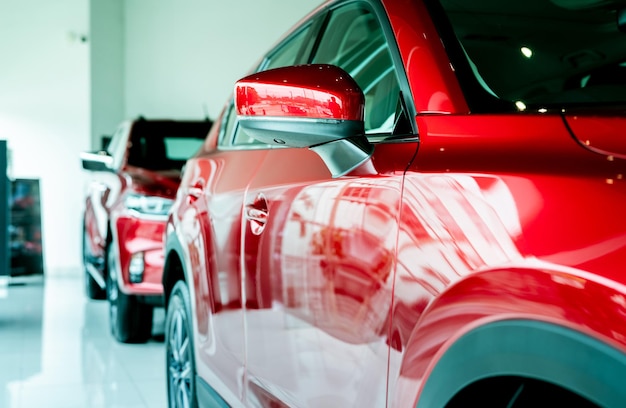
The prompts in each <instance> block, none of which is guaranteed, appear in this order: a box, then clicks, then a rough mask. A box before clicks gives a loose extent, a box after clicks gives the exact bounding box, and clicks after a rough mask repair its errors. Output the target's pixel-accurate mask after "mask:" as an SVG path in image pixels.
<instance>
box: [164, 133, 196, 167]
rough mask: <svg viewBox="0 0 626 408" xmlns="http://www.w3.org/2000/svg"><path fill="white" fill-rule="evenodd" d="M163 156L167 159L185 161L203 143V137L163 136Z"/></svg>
mask: <svg viewBox="0 0 626 408" xmlns="http://www.w3.org/2000/svg"><path fill="white" fill-rule="evenodd" d="M163 141H164V142H165V157H166V158H167V159H168V160H174V161H185V160H187V159H188V158H190V157H191V156H192V155H193V154H195V153H196V152H197V151H198V149H199V148H200V146H202V144H203V143H204V139H199V138H197V137H171V136H165V137H164V138H163Z"/></svg>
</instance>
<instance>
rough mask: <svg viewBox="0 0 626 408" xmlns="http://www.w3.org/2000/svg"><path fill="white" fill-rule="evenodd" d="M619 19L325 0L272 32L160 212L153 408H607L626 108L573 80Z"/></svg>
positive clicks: (516, 6)
mask: <svg viewBox="0 0 626 408" xmlns="http://www.w3.org/2000/svg"><path fill="white" fill-rule="evenodd" d="M624 7H625V5H624V4H622V3H621V2H619V1H607V2H604V1H602V2H600V1H595V0H588V1H587V0H585V1H569V0H553V1H550V2H545V1H540V0H536V1H535V0H533V1H524V2H497V1H489V0H485V1H475V2H461V1H455V0H441V1H435V0H413V1H410V2H407V1H396V0H367V1H365V0H364V1H356V2H354V1H342V0H337V1H329V2H327V3H324V4H323V5H322V6H320V7H319V8H318V9H317V10H315V11H313V12H312V13H311V14H310V15H309V16H308V17H306V18H305V19H304V20H303V21H302V22H301V23H300V24H298V25H297V26H296V27H295V28H294V29H293V30H291V31H290V32H289V33H287V35H286V36H285V37H284V38H283V39H282V40H281V41H279V43H278V44H277V45H276V46H275V47H274V48H273V49H271V50H270V51H269V52H268V53H267V54H266V55H265V56H264V58H263V59H262V62H261V63H260V65H259V66H258V67H256V70H255V72H254V73H253V74H251V75H249V76H247V77H245V78H242V79H241V80H239V81H238V82H237V83H236V84H235V90H234V93H233V99H232V100H231V101H229V102H228V103H227V105H226V108H225V109H224V112H223V113H222V114H221V116H220V117H219V119H218V121H217V122H216V125H215V126H214V127H213V129H212V130H211V132H210V133H209V135H208V136H207V140H206V143H205V144H204V145H203V148H202V149H201V150H200V151H199V152H198V153H197V154H196V155H195V156H194V157H192V158H191V159H190V160H189V161H188V162H187V165H186V168H185V171H184V173H183V176H182V181H181V186H180V189H179V190H178V194H177V198H176V200H175V202H174V204H173V206H172V210H171V212H170V218H169V221H168V226H167V231H166V236H165V240H166V244H165V245H166V262H165V268H164V274H163V286H164V290H165V294H166V303H167V319H166V328H165V332H166V349H167V370H168V393H169V394H168V395H169V404H170V406H172V407H178V406H187V405H186V404H187V403H189V404H191V406H193V405H194V404H196V402H197V403H198V404H199V405H201V406H213V405H211V404H217V405H223V406H267V407H271V406H279V407H282V406H313V407H339V406H341V407H345V406H376V407H379V406H390V407H405V406H406V407H409V406H410V407H415V406H418V407H440V406H449V407H456V406H474V405H481V406H482V405H489V406H491V405H493V406H512V405H515V406H538V405H546V404H547V405H549V404H550V403H551V402H554V401H558V405H563V406H577V407H578V406H615V407H619V406H623V405H625V404H626V392H625V391H624V388H623V386H622V383H621V382H622V381H621V380H620V379H621V378H622V376H623V375H626V332H625V331H626V329H625V328H626V324H625V323H626V321H625V320H624V316H626V314H624V312H626V309H625V307H626V302H625V301H624V299H626V278H625V276H624V264H625V263H626V238H625V237H626V218H625V217H623V216H622V212H623V206H624V202H625V201H624V200H625V198H626V184H625V181H624V174H625V173H626V162H625V161H624V160H625V159H626V154H625V151H626V141H625V140H626V139H624V136H626V135H625V134H624V130H623V129H624V126H623V124H624V121H625V119H624V115H623V112H624V106H626V100H625V99H624V95H626V94H625V93H623V92H621V90H620V84H619V83H617V82H615V83H614V84H613V85H614V86H613V87H612V88H611V87H608V88H607V87H606V84H603V85H600V84H597V82H596V81H595V78H594V80H591V79H589V77H590V76H592V77H593V76H596V75H597V73H598V72H603V71H602V70H603V68H602V67H604V66H613V65H615V64H618V65H619V64H621V63H622V62H623V61H624V60H626V48H624V44H626V43H624V42H623V41H621V36H622V35H623V34H622V33H621V32H620V28H621V27H620V25H619V24H618V23H617V21H619V20H618V19H616V17H617V16H618V15H625V14H624V13H626V12H625V11H624V10H626V8H624ZM583 23H584V24H585V27H586V30H580V26H581V24H583ZM599 56H601V57H599ZM607 80H608V78H607ZM596 84H597V85H596ZM596 86H597V87H602V91H598V92H595V91H593V90H592V88H593V87H596ZM598 89H599V88H598ZM611 89H612V90H611ZM331 102H332V103H331Z"/></svg>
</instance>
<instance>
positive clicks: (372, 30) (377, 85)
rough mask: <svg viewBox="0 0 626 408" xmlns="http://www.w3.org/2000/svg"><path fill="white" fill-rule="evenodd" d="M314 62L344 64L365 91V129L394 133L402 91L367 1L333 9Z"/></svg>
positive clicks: (367, 130) (378, 25) (340, 65)
mask: <svg viewBox="0 0 626 408" xmlns="http://www.w3.org/2000/svg"><path fill="white" fill-rule="evenodd" d="M312 62H313V63H319V64H333V65H337V66H339V67H341V68H343V69H344V70H345V71H346V72H348V73H349V74H350V75H351V76H352V77H353V78H354V79H355V80H356V82H357V83H358V84H359V86H360V87H361V89H362V90H363V93H364V94H365V131H366V133H368V134H374V133H391V132H392V131H393V125H394V122H395V114H396V106H397V102H398V98H399V94H400V87H399V83H398V79H397V75H396V72H395V69H394V66H393V62H392V59H391V54H390V52H389V47H388V44H387V42H386V39H385V36H384V34H383V30H382V27H381V26H380V23H379V21H378V19H377V18H376V15H375V14H374V13H373V12H372V11H371V10H369V9H368V8H367V7H366V6H365V5H362V4H353V5H350V6H346V7H343V8H339V9H337V10H335V11H333V12H332V15H331V17H330V20H329V22H328V25H327V26H326V29H325V31H324V33H323V36H322V38H321V41H320V44H319V47H318V49H317V52H316V54H315V55H314V57H313V60H312Z"/></svg>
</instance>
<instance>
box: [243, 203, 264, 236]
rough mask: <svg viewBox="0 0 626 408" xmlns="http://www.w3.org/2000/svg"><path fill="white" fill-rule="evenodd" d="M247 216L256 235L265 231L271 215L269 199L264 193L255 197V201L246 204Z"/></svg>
mask: <svg viewBox="0 0 626 408" xmlns="http://www.w3.org/2000/svg"><path fill="white" fill-rule="evenodd" d="M245 217H246V219H247V220H248V221H249V222H250V230H251V231H252V233H253V234H254V235H259V234H261V232H263V230H264V229H265V225H266V224H267V219H268V217H269V210H268V208H267V200H266V199H265V197H264V196H263V194H259V195H258V196H257V197H256V198H255V199H254V202H252V203H251V204H247V205H246V208H245Z"/></svg>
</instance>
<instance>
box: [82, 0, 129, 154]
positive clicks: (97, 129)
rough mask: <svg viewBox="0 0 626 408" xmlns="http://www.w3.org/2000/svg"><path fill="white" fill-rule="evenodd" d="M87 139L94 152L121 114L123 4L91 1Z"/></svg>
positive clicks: (122, 89)
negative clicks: (88, 138)
mask: <svg viewBox="0 0 626 408" xmlns="http://www.w3.org/2000/svg"><path fill="white" fill-rule="evenodd" d="M89 15H90V17H89V20H90V46H91V54H90V63H91V136H92V146H93V148H94V149H99V148H100V147H101V142H102V139H101V137H102V136H103V135H112V134H113V131H114V130H115V129H116V127H117V124H118V123H119V122H120V121H121V120H122V118H124V117H125V112H124V38H125V35H124V0H105V1H103V0H91V1H90V7H89Z"/></svg>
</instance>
